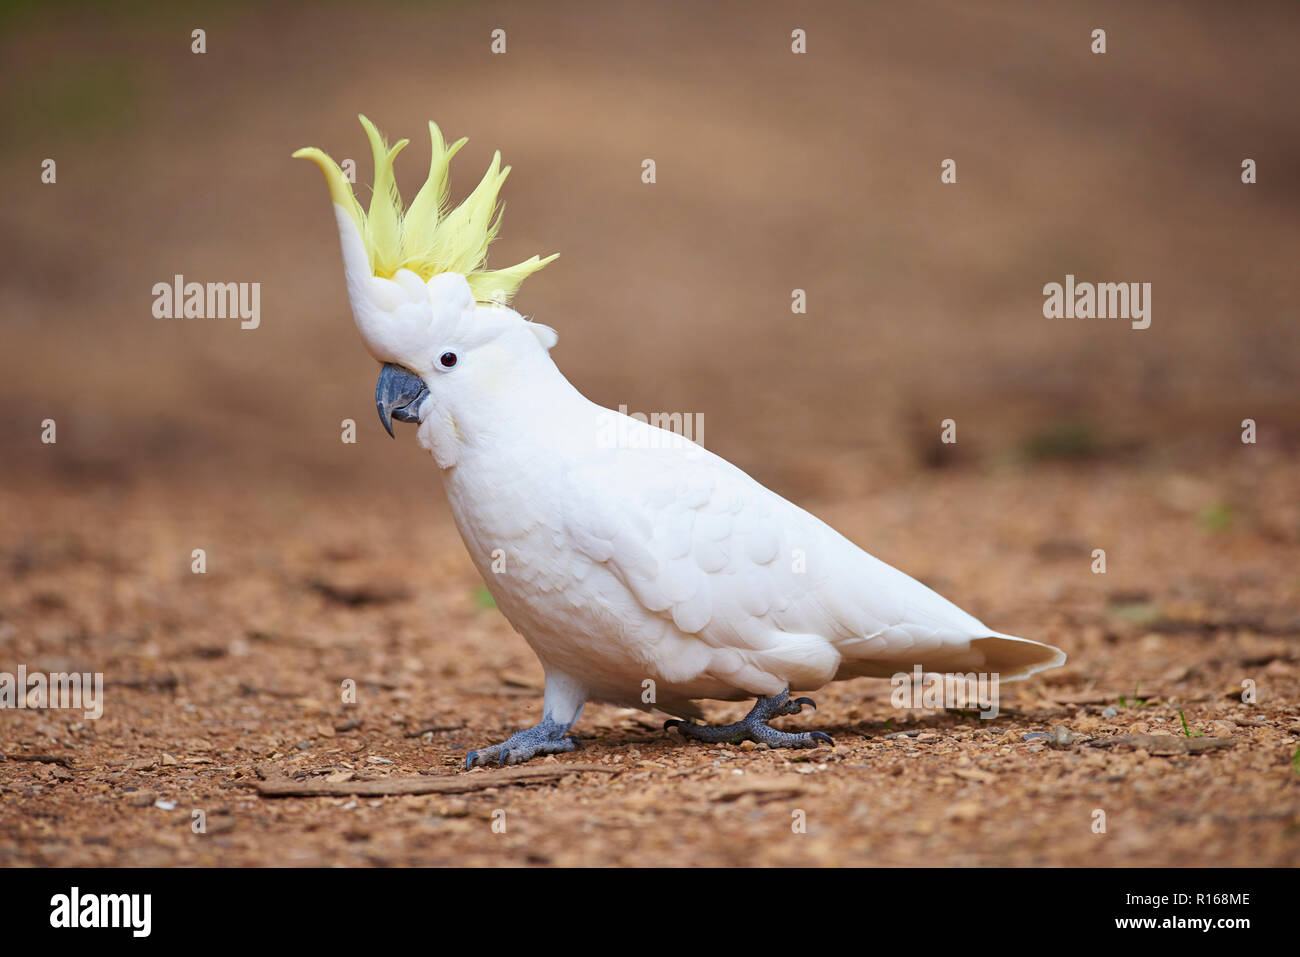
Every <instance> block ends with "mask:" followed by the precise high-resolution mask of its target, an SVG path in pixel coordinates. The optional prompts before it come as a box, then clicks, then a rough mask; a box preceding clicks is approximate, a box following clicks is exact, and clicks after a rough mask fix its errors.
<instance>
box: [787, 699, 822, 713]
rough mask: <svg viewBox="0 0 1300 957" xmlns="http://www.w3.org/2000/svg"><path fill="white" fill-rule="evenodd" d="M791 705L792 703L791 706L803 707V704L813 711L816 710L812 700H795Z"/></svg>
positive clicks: (814, 702)
mask: <svg viewBox="0 0 1300 957" xmlns="http://www.w3.org/2000/svg"><path fill="white" fill-rule="evenodd" d="M792 703H793V704H798V705H804V704H806V705H808V706H809V707H810V708H812V709H813V710H814V711H816V710H817V702H816V701H814V700H813V699H812V698H795V699H794V701H793V702H792Z"/></svg>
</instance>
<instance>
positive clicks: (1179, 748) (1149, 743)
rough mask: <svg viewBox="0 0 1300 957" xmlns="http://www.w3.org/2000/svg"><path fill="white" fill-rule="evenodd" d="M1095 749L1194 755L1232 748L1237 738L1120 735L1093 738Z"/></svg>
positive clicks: (1090, 743) (1092, 742) (1092, 744)
mask: <svg viewBox="0 0 1300 957" xmlns="http://www.w3.org/2000/svg"><path fill="white" fill-rule="evenodd" d="M1088 744H1089V745H1091V746H1092V747H1094V748H1139V749H1141V750H1144V751H1148V752H1150V753H1151V754H1192V753H1195V752H1197V751H1214V750H1217V749H1219V748H1231V747H1232V746H1233V745H1234V744H1236V739H1235V738H1188V737H1183V736H1181V735H1176V734H1118V735H1115V736H1114V737H1110V738H1093V739H1092V740H1091V741H1089V742H1088Z"/></svg>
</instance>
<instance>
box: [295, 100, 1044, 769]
mask: <svg viewBox="0 0 1300 957" xmlns="http://www.w3.org/2000/svg"><path fill="white" fill-rule="evenodd" d="M363 124H364V125H365V126H366V129H367V132H368V133H369V135H370V137H371V142H372V144H373V146H374V153H375V158H376V188H375V201H374V202H372V205H371V212H370V214H369V216H368V217H367V216H364V215H361V214H360V208H359V206H356V203H355V200H352V198H351V190H350V188H348V187H347V186H346V183H345V182H344V181H343V179H342V177H341V175H339V174H338V168H337V167H336V166H334V165H333V163H332V161H330V160H329V159H328V157H325V156H324V154H323V153H320V152H319V151H317V150H306V151H300V152H299V153H298V154H295V155H306V156H308V157H309V158H312V159H314V160H316V161H317V163H318V164H320V165H321V167H322V169H323V170H324V171H325V173H326V178H327V180H328V181H329V183H330V188H331V194H332V196H333V198H334V200H335V211H336V217H337V220H338V226H339V231H340V237H341V242H342V247H343V258H344V266H345V272H346V274H347V286H348V293H349V297H350V298H351V301H352V305H353V312H354V315H355V318H356V322H357V327H358V329H359V330H360V332H361V334H362V337H363V339H364V341H365V343H366V346H367V348H368V349H369V350H370V352H371V353H372V355H374V357H375V358H376V359H378V360H379V361H381V362H383V363H385V365H384V367H383V370H382V372H381V376H380V382H379V388H378V389H377V394H376V399H377V403H378V405H379V410H380V415H381V418H382V419H383V420H384V425H385V427H389V417H390V415H392V416H393V417H397V418H402V419H404V420H406V421H412V422H419V430H418V436H419V441H420V443H421V445H422V446H423V447H425V448H426V449H428V450H429V451H430V452H431V453H432V455H433V458H434V460H435V461H436V463H437V465H438V467H439V469H440V470H441V473H442V476H443V480H444V485H445V489H446V493H447V498H448V501H449V502H450V505H451V509H452V513H453V515H454V517H455V521H456V525H457V527H458V529H459V530H460V534H461V537H462V538H463V539H464V542H465V546H466V548H467V549H468V551H469V554H470V557H471V558H472V559H473V561H474V564H475V565H476V566H477V567H478V569H479V572H480V573H481V574H482V576H483V579H484V581H485V582H486V584H487V587H488V589H489V591H490V592H491V593H492V595H493V597H494V599H495V600H496V603H497V606H498V607H499V608H500V610H501V611H502V613H503V614H504V615H505V616H506V618H507V619H508V620H509V621H510V623H511V624H512V625H513V626H514V628H515V629H516V630H517V631H518V632H519V633H520V634H521V635H522V636H523V637H524V638H525V639H526V640H527V641H528V643H529V645H530V646H531V647H532V648H533V650H534V651H535V652H536V653H537V655H538V658H539V659H540V660H541V662H542V665H543V667H544V668H545V671H546V696H545V702H544V706H543V711H544V720H543V722H542V724H540V725H538V726H537V727H536V728H533V729H529V730H528V731H525V732H520V733H519V734H516V735H515V736H513V737H512V738H511V739H510V740H509V741H507V742H504V743H503V744H501V745H497V746H494V747H493V748H489V749H486V750H485V751H482V752H474V753H472V754H471V755H470V759H469V763H470V764H474V763H486V762H487V761H488V760H489V759H492V760H498V761H501V762H502V763H506V762H513V761H519V760H526V759H527V758H529V757H532V756H533V755H534V754H539V753H551V752H555V751H565V750H570V749H571V748H572V746H573V742H572V738H567V737H565V732H566V731H567V729H568V728H569V727H571V726H572V725H573V723H575V722H576V721H577V720H578V718H579V716H580V715H581V712H582V708H583V705H584V704H585V703H586V702H587V701H589V700H596V701H605V702H610V703H615V704H621V705H626V706H631V707H640V708H647V707H649V706H651V705H653V706H655V707H658V708H660V709H662V710H664V711H666V712H668V713H670V714H676V715H680V716H699V714H700V712H699V708H698V706H697V705H696V704H695V702H696V701H697V700H699V699H722V700H739V699H743V698H749V697H758V698H760V699H763V700H760V707H758V708H756V709H755V711H756V712H759V711H760V710H761V709H762V707H763V706H764V705H765V704H766V705H767V709H766V711H763V712H762V713H761V714H758V718H761V719H765V718H767V717H772V716H775V715H778V714H792V713H797V712H798V710H799V704H798V703H797V702H787V698H786V693H787V692H788V691H789V690H791V689H794V690H813V689H816V688H820V687H821V686H823V685H825V684H826V683H828V682H830V681H834V680H837V679H844V678H853V677H860V676H874V677H889V676H891V675H895V674H898V673H900V672H908V673H910V672H911V671H912V669H913V668H915V667H917V666H919V667H920V668H921V669H923V671H924V672H926V673H931V674H953V673H957V674H963V675H966V674H970V673H991V674H997V675H998V676H999V677H1000V680H1004V681H1005V680H1014V679H1017V678H1024V677H1027V676H1028V675H1030V674H1033V673H1034V672H1036V671H1041V670H1043V669H1045V668H1050V667H1054V666H1056V665H1059V664H1061V663H1063V662H1064V660H1065V656H1064V654H1062V653H1061V652H1060V651H1059V650H1058V649H1056V648H1053V647H1051V646H1048V645H1044V644H1041V643H1038V642H1034V641H1030V640H1028V639H1023V638H1017V637H1013V636H1010V635H1004V634H1001V633H999V632H996V631H993V630H992V629H990V628H988V627H987V626H985V625H984V624H982V623H981V622H980V621H978V620H977V619H975V618H974V617H972V616H971V615H969V614H967V613H966V612H964V611H962V610H961V609H960V608H958V607H957V606H955V605H953V604H952V603H951V602H949V601H947V600H946V599H944V598H942V597H941V596H939V595H938V594H936V593H935V592H934V591H932V590H931V589H929V588H927V587H925V586H924V585H922V584H920V583H919V582H917V581H916V580H914V579H912V578H910V577H908V576H907V575H905V574H903V573H902V572H900V571H898V570H896V569H894V568H892V567H890V566H889V565H886V564H885V563H883V562H881V561H879V560H877V559H875V558H873V557H872V556H871V555H869V554H867V553H866V552H865V551H863V550H862V549H860V548H859V547H857V546H856V545H854V544H853V543H852V542H850V541H848V540H847V539H846V538H844V537H843V536H842V535H840V534H839V533H838V532H836V531H835V530H834V529H832V528H830V527H829V526H828V525H826V524H825V523H824V522H822V521H820V520H818V519H817V518H815V517H814V516H812V515H810V514H809V513H808V512H806V511H804V510H803V509H801V508H799V507H798V506H796V505H793V504H791V503H790V502H788V501H786V500H785V499H783V498H782V497H781V496H779V495H777V494H776V493H774V492H772V491H770V490H769V489H767V488H765V487H763V486H762V485H760V484H759V483H758V482H756V481H755V480H754V479H752V478H751V477H750V476H749V475H747V474H746V473H744V472H743V471H741V470H740V469H738V468H736V467H735V466H733V465H731V464H730V463H728V462H726V461H725V460H723V459H721V458H719V457H718V456H716V455H714V454H713V453H711V452H709V451H707V450H705V449H703V448H701V447H699V446H698V445H695V444H693V443H691V442H689V441H687V440H685V439H684V438H682V437H681V436H679V435H677V434H675V433H672V432H668V431H665V430H663V429H659V428H656V427H655V426H653V425H649V424H646V423H644V422H641V421H638V420H635V419H632V418H629V417H627V416H624V415H621V414H620V413H617V412H613V411H611V410H608V409H604V408H602V407H600V406H598V405H596V404H595V403H593V402H591V401H589V400H588V399H586V398H585V397H584V396H582V395H581V394H580V393H579V392H578V391H577V390H576V389H575V388H574V387H573V386H572V385H571V384H570V383H569V382H568V380H566V379H565V378H564V376H563V375H562V374H561V373H560V371H559V369H558V368H557V367H556V365H555V363H554V362H553V361H552V359H551V356H550V354H549V350H550V348H551V347H552V346H554V345H555V343H556V339H557V337H556V334H555V332H554V331H553V330H552V329H550V328H549V327H547V326H543V325H540V324H538V323H534V322H530V321H528V320H526V319H524V318H523V317H522V316H520V315H519V314H518V313H516V312H515V311H514V310H512V309H510V308H509V307H508V306H506V305H505V302H506V301H507V300H508V298H509V296H510V295H511V294H512V293H513V292H514V291H515V289H516V288H517V287H518V285H519V283H520V282H521V281H522V279H523V278H525V277H526V276H527V275H528V274H530V273H531V272H533V271H536V270H537V269H540V268H541V267H542V266H543V265H545V264H546V263H547V262H549V261H550V259H547V260H539V259H537V257H534V258H533V259H531V260H528V261H527V262H525V263H521V264H520V265H519V266H516V267H513V268H512V269H507V270H500V271H497V272H490V271H486V270H485V269H483V263H484V260H485V256H486V251H487V245H488V243H489V242H490V240H491V236H492V235H494V234H495V231H496V227H497V225H498V222H499V220H498V221H492V214H493V212H494V209H495V198H496V191H497V190H498V189H499V187H500V183H501V181H502V180H504V177H505V173H506V172H508V168H507V169H506V170H504V171H501V172H497V169H498V160H494V161H493V165H492V168H491V169H490V170H489V171H488V176H487V177H485V178H484V181H483V183H482V184H480V186H479V188H478V189H476V190H475V191H474V194H473V195H471V197H470V199H469V200H467V201H466V203H465V204H463V205H462V206H461V207H458V208H457V209H455V210H453V211H452V212H451V213H449V214H445V215H444V214H443V206H444V204H445V197H446V171H447V164H448V162H449V161H450V157H451V155H452V154H454V153H455V151H456V150H457V149H458V148H459V146H460V143H457V144H455V145H454V146H453V147H451V148H450V149H447V148H446V147H445V146H444V145H443V140H442V137H441V134H440V133H439V132H438V130H437V128H436V127H435V126H433V125H432V124H430V128H431V134H432V139H433V145H434V159H433V162H432V164H431V171H430V178H429V183H428V184H426V187H425V189H423V190H421V194H420V196H418V197H417V199H416V201H415V202H414V203H413V204H412V207H411V209H410V210H408V211H406V213H405V214H403V213H402V210H401V206H400V200H399V199H398V198H397V196H396V191H395V188H394V187H393V186H392V158H393V157H394V156H395V155H396V153H397V152H398V150H400V149H401V147H402V146H403V145H405V141H403V142H402V143H399V144H398V146H397V148H396V149H393V150H391V151H390V150H388V148H387V147H386V146H385V145H384V144H383V142H382V140H381V139H380V138H379V135H378V133H377V131H375V129H374V127H373V126H372V125H371V124H369V123H368V122H367V121H365V120H364V119H363ZM462 142H463V141H462ZM430 196H431V197H433V199H428V197H430ZM381 197H382V198H383V202H382V204H381V203H380V199H381ZM426 200H428V201H427V202H426ZM430 203H432V206H430ZM349 204H350V205H349ZM377 204H378V205H379V208H378V211H377ZM390 204H391V207H390ZM467 206H470V207H472V209H471V210H469V212H465V210H466V207H467ZM431 210H432V211H431ZM416 229H418V230H420V232H419V233H413V232H412V231H413V230H416ZM449 230H450V232H449ZM389 233H391V235H389ZM440 244H441V245H440ZM462 247H465V248H462ZM430 250H432V252H430ZM552 258H554V257H552ZM448 263H450V264H452V265H453V266H455V267H456V268H445V267H446V266H447V264H448ZM390 430H391V429H390ZM800 701H804V702H807V701H808V699H800ZM751 719H753V720H751ZM747 722H748V723H745V722H742V724H744V725H745V726H744V727H741V725H735V726H730V727H731V728H733V729H734V728H739V729H740V730H739V731H728V732H727V733H728V734H730V735H732V736H731V737H713V738H709V737H707V736H706V732H710V731H718V730H720V729H708V728H702V727H701V726H698V725H694V724H686V725H682V726H681V728H680V730H682V732H683V733H687V732H688V731H690V734H689V736H691V737H699V738H701V739H704V740H734V739H735V735H737V734H738V735H740V736H742V737H750V736H756V739H757V740H764V741H767V742H768V743H769V744H773V745H774V746H781V745H790V746H811V745H815V744H816V743H818V742H819V741H820V740H823V739H824V740H827V741H828V740H829V738H828V737H827V736H826V735H824V734H822V733H820V732H813V733H812V734H807V733H805V734H802V735H800V734H786V733H783V732H777V731H775V730H773V729H770V728H767V727H766V726H765V725H763V724H762V723H761V721H758V719H756V718H755V715H754V714H753V713H752V714H751V716H750V719H747Z"/></svg>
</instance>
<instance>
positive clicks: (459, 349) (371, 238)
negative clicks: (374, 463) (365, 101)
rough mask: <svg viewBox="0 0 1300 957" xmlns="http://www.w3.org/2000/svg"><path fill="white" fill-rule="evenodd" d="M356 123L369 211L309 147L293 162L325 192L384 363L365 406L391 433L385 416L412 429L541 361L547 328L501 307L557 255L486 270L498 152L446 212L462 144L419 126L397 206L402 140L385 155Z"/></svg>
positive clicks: (360, 312)
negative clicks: (414, 179)
mask: <svg viewBox="0 0 1300 957" xmlns="http://www.w3.org/2000/svg"><path fill="white" fill-rule="evenodd" d="M360 119H361V125H362V126H363V127H364V128H365V131H366V135H367V136H368V137H369V138H370V146H371V150H372V151H373V153H374V161H375V181H374V191H373V195H372V196H371V199H370V209H369V211H368V212H367V211H363V210H362V208H361V204H360V203H358V202H357V200H356V197H355V196H354V195H353V193H352V186H351V184H349V182H348V181H347V179H346V178H345V177H344V175H343V172H342V170H340V169H339V166H338V164H337V163H335V162H334V161H333V160H332V159H330V157H329V156H327V155H326V154H325V153H323V152H322V151H320V150H318V149H315V148H308V149H301V150H298V151H297V152H296V153H294V154H293V155H294V156H295V157H302V158H305V159H310V160H312V161H314V162H315V163H316V165H317V166H319V167H320V169H321V171H322V172H323V173H324V174H325V181H326V183H327V184H328V185H329V191H330V198H331V199H332V200H333V201H334V216H335V219H336V220H337V221H338V228H339V241H340V243H341V244H342V247H343V270H344V274H345V276H346V279H347V289H348V298H349V299H350V300H351V302H352V313H353V316H354V317H355V319H356V324H357V330H358V331H359V332H360V333H361V338H362V340H363V341H364V342H365V344H366V348H367V349H368V350H369V351H370V354H371V355H372V356H374V357H375V358H376V359H378V360H379V361H380V362H382V363H384V367H383V369H382V370H381V371H380V375H379V383H378V385H377V387H376V390H375V402H376V405H377V407H378V410H379V417H380V420H381V421H382V422H383V424H384V428H385V429H387V430H388V432H389V434H390V435H391V434H392V431H393V430H392V424H391V419H393V418H396V419H400V420H402V421H405V422H420V421H423V418H424V417H426V416H427V415H428V414H429V412H430V410H431V409H432V408H433V407H434V406H435V405H436V404H438V403H439V401H440V400H447V402H448V403H450V404H453V405H454V404H456V403H455V401H454V400H455V399H456V397H457V394H460V396H461V397H462V398H464V397H466V396H469V395H472V394H473V393H474V392H475V391H481V390H482V389H483V388H484V387H485V386H489V387H490V386H492V385H494V384H497V383H500V382H501V380H502V379H503V378H504V377H506V376H508V375H509V374H510V373H511V371H513V369H512V367H513V366H516V365H518V364H520V363H521V362H522V363H524V364H526V363H527V361H528V360H529V359H530V358H535V357H536V356H538V355H540V356H541V357H545V354H546V351H547V350H549V349H550V348H551V347H552V346H553V345H555V342H556V338H557V337H556V333H555V331H554V330H553V329H551V328H550V327H548V326H543V325H541V324H539V323H534V322H528V321H527V320H525V319H524V318H523V317H522V316H520V315H519V314H518V313H516V312H515V311H514V310H512V309H510V308H509V307H508V306H507V303H508V302H509V301H510V298H511V297H512V296H513V295H514V293H515V291H516V290H517V289H518V288H519V285H520V283H522V282H523V281H524V279H526V278H527V277H528V276H530V275H531V274H532V273H535V272H536V271H537V270H539V269H541V268H542V267H543V266H545V265H546V264H547V263H549V262H550V261H551V260H553V259H555V258H556V257H555V256H554V255H552V256H548V257H546V258H545V259H540V258H539V257H537V256H533V257H532V258H531V259H528V260H525V261H524V262H521V263H519V264H517V265H514V266H509V267H507V268H505V269H494V270H489V269H487V268H486V263H487V251H488V246H489V245H491V243H492V240H493V239H494V238H495V237H496V233H497V230H498V229H499V228H500V225H501V215H500V211H499V210H498V208H497V194H498V193H499V192H500V190H501V184H502V183H504V182H505V179H506V176H507V174H509V172H510V167H509V166H507V167H505V168H504V169H503V168H502V167H501V154H500V153H497V154H495V155H494V156H493V158H492V165H491V166H489V167H488V171H487V173H486V175H484V177H483V179H482V181H481V182H480V183H479V184H478V186H477V187H476V188H475V189H474V191H473V192H472V193H470V195H469V197H468V198H467V199H466V200H465V201H464V202H463V203H461V204H460V205H459V206H457V207H455V208H453V209H450V210H449V209H448V208H447V207H448V204H447V194H448V188H447V173H448V168H449V166H450V164H451V158H452V157H453V156H455V155H456V152H457V151H458V150H459V149H460V148H461V147H462V146H464V145H465V143H466V140H464V139H460V140H457V141H456V142H455V143H453V144H451V146H448V145H447V144H446V141H445V140H444V139H443V136H442V132H441V131H440V130H439V129H438V127H437V125H436V124H434V123H430V124H429V135H430V139H431V140H432V144H433V152H432V158H431V160H430V163H429V177H428V179H427V180H426V181H425V183H424V185H423V186H422V187H421V188H420V191H419V193H417V194H416V197H415V200H414V201H413V202H412V203H411V205H410V207H409V208H406V209H405V210H404V209H403V207H402V200H401V197H400V196H399V194H398V191H397V183H396V180H395V179H394V177H393V160H394V159H395V158H396V156H397V154H398V153H399V152H401V150H402V148H403V147H405V146H406V145H407V143H408V142H409V141H408V140H399V141H398V142H397V144H396V145H395V146H393V147H392V148H391V149H390V148H389V146H388V144H387V143H386V142H385V141H384V139H383V137H382V136H381V135H380V133H379V131H378V130H377V129H376V128H375V125H374V124H373V123H371V122H370V121H369V120H368V119H366V118H365V117H364V116H363V117H361V118H360ZM450 373H455V375H451V374H450ZM427 399H432V400H433V402H427V401H426V400H427Z"/></svg>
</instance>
